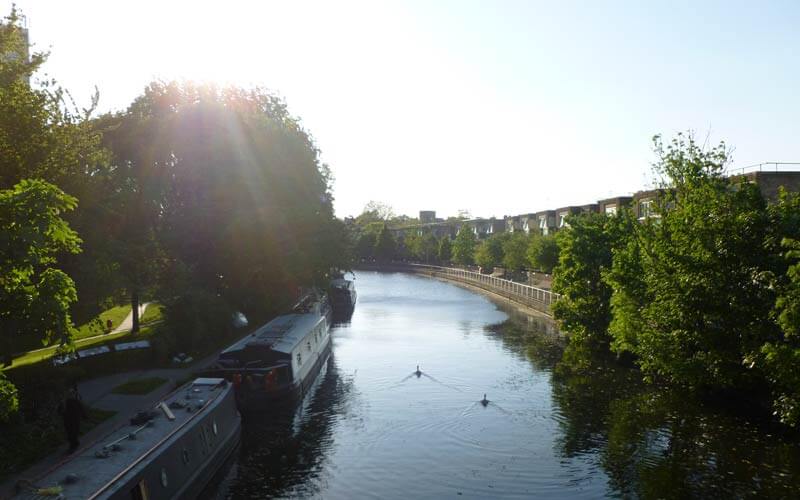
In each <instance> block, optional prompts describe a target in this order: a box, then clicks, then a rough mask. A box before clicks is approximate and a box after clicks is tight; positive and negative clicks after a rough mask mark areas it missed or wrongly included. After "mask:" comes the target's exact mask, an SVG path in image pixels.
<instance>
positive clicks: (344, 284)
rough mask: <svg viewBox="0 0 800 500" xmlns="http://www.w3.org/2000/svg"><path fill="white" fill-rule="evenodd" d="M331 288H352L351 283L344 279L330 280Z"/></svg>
mask: <svg viewBox="0 0 800 500" xmlns="http://www.w3.org/2000/svg"><path fill="white" fill-rule="evenodd" d="M331 286H332V287H335V288H350V287H352V286H353V281H352V280H346V279H344V278H336V279H332V280H331Z"/></svg>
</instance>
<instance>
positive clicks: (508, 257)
mask: <svg viewBox="0 0 800 500" xmlns="http://www.w3.org/2000/svg"><path fill="white" fill-rule="evenodd" d="M529 241H530V238H529V237H528V235H527V234H525V233H521V232H516V233H512V234H511V236H510V237H509V238H506V239H505V241H503V266H504V267H505V268H506V269H509V270H512V271H521V270H523V269H525V267H526V265H527V263H528V257H527V252H528V245H529Z"/></svg>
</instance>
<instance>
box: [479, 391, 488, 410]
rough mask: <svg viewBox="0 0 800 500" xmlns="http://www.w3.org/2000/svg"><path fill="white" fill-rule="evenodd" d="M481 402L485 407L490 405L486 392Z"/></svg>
mask: <svg viewBox="0 0 800 500" xmlns="http://www.w3.org/2000/svg"><path fill="white" fill-rule="evenodd" d="M480 403H481V404H482V405H483V406H484V408H485V407H487V406H489V400H488V399H486V394H484V395H483V399H481V400H480Z"/></svg>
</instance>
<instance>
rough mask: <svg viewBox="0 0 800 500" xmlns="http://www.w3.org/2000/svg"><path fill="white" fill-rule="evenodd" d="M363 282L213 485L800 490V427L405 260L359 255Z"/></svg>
mask: <svg viewBox="0 0 800 500" xmlns="http://www.w3.org/2000/svg"><path fill="white" fill-rule="evenodd" d="M357 287H358V294H359V295H358V304H357V306H356V308H355V312H354V314H353V316H352V318H351V319H350V321H349V323H346V324H341V325H338V326H335V327H334V329H333V330H332V336H333V355H332V357H331V359H330V361H329V362H328V366H327V368H326V370H324V371H323V372H322V373H321V374H320V377H319V378H318V380H317V382H316V384H315V386H314V388H313V390H312V391H311V392H310V393H309V394H308V395H307V397H306V398H305V399H304V400H303V402H302V403H301V404H300V405H299V406H297V407H287V408H284V409H279V410H275V411H274V412H272V413H271V414H270V415H269V416H268V417H266V418H262V419H250V420H249V421H246V422H245V423H244V428H243V440H242V449H241V453H240V456H239V457H238V464H237V466H236V467H235V469H234V470H235V474H232V477H229V478H228V479H226V480H225V481H223V483H222V484H221V486H220V490H219V491H218V492H217V493H218V496H220V497H228V498H264V497H308V496H322V497H325V498H357V497H366V496H371V497H378V498H398V499H400V498H441V497H447V496H458V495H459V494H460V495H462V496H464V497H472V498H476V497H481V498H487V497H492V498H502V497H546V498H597V497H619V496H624V497H642V498H656V497H658V498H665V497H666V498H686V497H700V498H741V497H770V498H782V497H783V498H786V497H793V496H795V495H796V494H797V491H800V447H799V446H798V439H797V437H796V436H793V435H787V434H786V433H785V432H782V431H781V429H780V428H777V427H771V426H770V424H769V423H767V422H765V421H762V420H759V419H758V418H755V417H747V416H744V415H742V412H741V411H740V410H739V409H736V408H730V407H727V408H726V407H725V406H724V405H720V404H718V403H716V402H715V403H704V402H702V401H700V400H698V399H696V398H694V397H691V396H688V395H686V394H681V393H680V392H674V391H667V390H662V389H659V388H657V387H653V386H648V385H645V384H643V383H641V382H640V380H641V376H640V375H639V374H638V373H637V372H635V371H634V370H631V369H627V368H624V367H620V366H619V365H618V364H615V363H610V362H605V361H603V360H597V359H591V358H590V357H589V356H588V355H587V354H585V353H581V352H576V350H574V349H571V348H570V349H565V346H564V344H565V343H564V341H563V339H562V337H561V336H560V335H558V334H557V332H556V330H555V325H553V323H552V322H551V321H550V320H548V319H546V318H539V317H530V316H525V315H521V314H519V313H516V312H514V311H513V310H504V309H505V308H506V306H503V305H496V304H494V303H492V302H490V301H489V300H488V299H487V298H486V297H484V296H482V295H479V294H476V293H473V292H471V291H469V290H465V289H463V288H459V287H458V286H455V285H452V284H449V283H445V282H441V281H437V280H434V279H430V278H426V277H420V276H412V275H407V274H402V273H374V272H360V273H359V274H358V277H357ZM501 308H503V309H501ZM484 394H485V395H486V396H485V398H486V399H485V400H484Z"/></svg>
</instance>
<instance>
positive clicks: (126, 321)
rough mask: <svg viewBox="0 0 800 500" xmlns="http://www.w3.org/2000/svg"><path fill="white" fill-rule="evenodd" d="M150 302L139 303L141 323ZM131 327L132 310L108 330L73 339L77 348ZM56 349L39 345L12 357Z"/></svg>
mask: <svg viewBox="0 0 800 500" xmlns="http://www.w3.org/2000/svg"><path fill="white" fill-rule="evenodd" d="M150 304H152V302H145V303H143V304H139V323H140V324H141V320H142V316H143V315H144V311H145V309H147V306H149V305H150ZM131 328H133V311H131V312H129V313H128V315H127V316H126V317H125V319H123V320H122V323H120V324H119V326H118V327H116V328H114V329H113V330H111V331H110V332H103V333H100V334H98V335H92V336H91V337H83V338H81V339H76V340H75V347H76V348H79V347H80V346H81V344H85V343H86V342H88V341H90V340H94V339H99V338H113V337H109V335H112V334H117V333H123V332H127V331H129V330H130V329H131ZM56 349H58V346H57V345H50V346H47V347H41V348H39V349H31V350H30V351H25V352H21V353H18V354H15V355H14V359H16V358H21V357H23V356H25V355H26V354H30V353H33V352H44V351H55V350H56Z"/></svg>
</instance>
